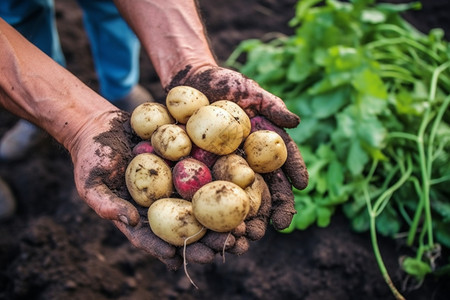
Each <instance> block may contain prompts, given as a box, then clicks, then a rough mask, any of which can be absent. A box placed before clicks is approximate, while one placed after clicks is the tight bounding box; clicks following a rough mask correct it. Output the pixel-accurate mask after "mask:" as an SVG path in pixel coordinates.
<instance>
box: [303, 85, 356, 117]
mask: <svg viewBox="0 0 450 300" xmlns="http://www.w3.org/2000/svg"><path fill="white" fill-rule="evenodd" d="M349 93H350V90H349V88H348V87H340V88H337V89H335V90H331V91H328V92H325V93H322V94H318V95H315V96H314V97H312V98H311V104H312V109H313V113H314V116H315V117H316V118H318V119H324V118H328V117H330V116H332V115H334V114H336V113H337V112H338V111H339V110H340V109H341V108H342V107H343V106H344V105H346V104H348V103H349Z"/></svg>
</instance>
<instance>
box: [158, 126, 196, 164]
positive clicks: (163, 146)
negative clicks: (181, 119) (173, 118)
mask: <svg viewBox="0 0 450 300" xmlns="http://www.w3.org/2000/svg"><path fill="white" fill-rule="evenodd" d="M151 142H152V146H153V148H154V151H155V152H156V153H157V154H159V155H160V156H162V157H164V158H166V159H168V160H172V161H176V160H179V159H180V158H182V157H184V156H187V155H189V153H191V149H192V142H191V139H190V138H189V136H188V135H187V133H186V131H184V130H183V128H181V127H180V126H178V125H175V124H164V125H161V126H159V127H158V128H157V129H156V130H155V132H154V133H153V135H152V138H151Z"/></svg>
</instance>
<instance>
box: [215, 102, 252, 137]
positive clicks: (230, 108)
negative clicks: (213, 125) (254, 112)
mask: <svg viewBox="0 0 450 300" xmlns="http://www.w3.org/2000/svg"><path fill="white" fill-rule="evenodd" d="M211 105H214V106H218V107H220V108H223V109H225V110H226V111H227V112H229V113H230V114H231V115H232V116H233V117H234V119H235V120H236V121H237V122H238V123H239V124H241V126H242V135H243V138H244V139H245V138H246V137H247V136H248V135H249V134H250V130H251V129H252V124H251V123H250V118H249V117H248V115H247V113H246V112H245V111H244V110H243V109H242V108H241V107H240V106H239V105H237V104H236V103H234V102H233V101H229V100H219V101H216V102H214V103H212V104H211Z"/></svg>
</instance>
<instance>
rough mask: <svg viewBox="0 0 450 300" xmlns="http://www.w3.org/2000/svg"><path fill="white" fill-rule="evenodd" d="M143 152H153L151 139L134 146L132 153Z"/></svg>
mask: <svg viewBox="0 0 450 300" xmlns="http://www.w3.org/2000/svg"><path fill="white" fill-rule="evenodd" d="M141 153H153V146H152V143H150V141H141V142H139V143H137V144H136V146H134V147H133V150H132V154H133V156H136V155H138V154H141Z"/></svg>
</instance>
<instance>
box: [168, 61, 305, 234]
mask: <svg viewBox="0 0 450 300" xmlns="http://www.w3.org/2000/svg"><path fill="white" fill-rule="evenodd" d="M178 85H187V86H191V87H194V88H196V89H198V90H200V91H201V92H203V93H204V94H205V95H206V96H207V97H208V99H209V100H210V102H215V101H217V100H223V99H226V100H231V101H235V102H236V103H237V104H238V105H239V106H241V107H242V108H243V109H244V110H245V111H246V113H247V114H248V115H249V117H250V118H251V121H252V130H261V129H267V130H272V131H275V132H277V133H278V134H279V135H280V136H281V137H282V138H283V140H284V142H285V144H286V147H287V150H288V158H287V161H286V163H285V164H284V166H283V167H282V168H281V169H279V170H276V171H274V172H272V173H269V174H264V177H265V180H266V182H267V184H268V185H269V188H270V192H271V195H272V211H271V220H272V224H273V225H274V227H275V228H276V229H278V230H279V229H283V228H286V227H288V226H289V224H290V222H291V220H292V217H293V215H294V214H295V213H296V211H295V209H294V194H293V192H292V186H294V187H296V188H297V189H304V188H305V187H306V186H307V184H308V172H307V169H306V166H305V163H304V161H303V158H302V156H301V154H300V151H299V149H298V147H297V145H296V144H295V142H294V141H293V140H292V139H291V137H290V136H289V135H288V134H287V133H286V131H285V130H284V129H283V128H294V127H296V126H297V125H298V124H299V122H300V118H299V117H298V116H297V115H295V114H293V113H291V112H290V111H289V110H288V109H287V108H286V105H285V104H284V102H283V101H282V100H281V99H280V98H278V97H276V96H275V95H273V94H271V93H269V92H267V91H265V90H264V89H262V88H261V87H260V86H259V85H258V84H257V83H256V82H255V81H253V80H251V79H249V78H246V77H245V76H243V75H242V74H240V73H238V72H235V71H233V70H229V69H225V68H221V67H217V66H209V65H206V66H202V67H199V68H194V67H192V66H188V67H186V68H185V69H184V70H183V71H181V72H179V73H178V74H177V75H176V76H174V78H173V80H172V81H171V83H170V84H169V85H168V86H167V87H166V90H167V91H168V90H170V89H171V88H173V87H175V86H178Z"/></svg>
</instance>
